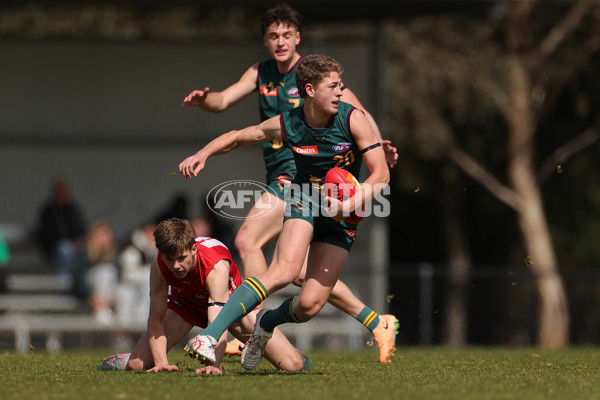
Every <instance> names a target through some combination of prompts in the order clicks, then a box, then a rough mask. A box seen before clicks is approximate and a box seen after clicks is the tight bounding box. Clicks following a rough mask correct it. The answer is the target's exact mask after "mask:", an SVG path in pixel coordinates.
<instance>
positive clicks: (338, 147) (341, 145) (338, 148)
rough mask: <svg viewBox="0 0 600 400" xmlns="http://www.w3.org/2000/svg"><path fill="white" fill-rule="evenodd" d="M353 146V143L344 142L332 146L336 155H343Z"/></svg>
mask: <svg viewBox="0 0 600 400" xmlns="http://www.w3.org/2000/svg"><path fill="white" fill-rule="evenodd" d="M351 146H352V143H348V142H344V143H338V144H334V145H333V146H332V149H333V151H335V152H336V153H343V152H345V151H347V150H348V149H349V148H350V147H351Z"/></svg>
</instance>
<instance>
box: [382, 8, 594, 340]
mask: <svg viewBox="0 0 600 400" xmlns="http://www.w3.org/2000/svg"><path fill="white" fill-rule="evenodd" d="M599 7H600V5H598V3H594V2H592V1H591V0H579V1H577V2H570V1H558V0H557V1H546V2H543V3H542V2H499V3H498V4H497V6H496V7H495V8H494V9H493V10H492V12H491V13H490V15H489V18H488V19H487V20H485V21H482V20H477V19H472V18H465V17H457V16H441V17H435V18H432V17H429V18H418V19H413V20H410V21H403V22H402V23H395V22H390V23H388V24H386V27H385V32H386V37H387V38H388V40H389V42H388V49H389V52H390V59H389V61H390V63H389V65H388V68H389V70H388V71H389V75H388V76H387V77H386V79H387V81H388V82H394V83H396V84H395V85H391V86H390V88H391V89H392V90H391V91H390V93H389V94H388V96H389V103H390V104H394V105H395V113H393V114H392V115H390V118H391V120H390V127H391V129H390V131H391V132H396V133H397V136H396V137H395V138H394V139H395V140H396V141H397V143H398V144H399V145H400V147H402V146H403V145H407V147H408V148H413V149H414V148H415V147H416V148H417V149H418V150H419V154H420V156H421V157H424V158H429V159H436V158H437V159H443V158H446V159H448V160H450V161H451V162H452V163H454V164H455V165H456V166H458V167H459V168H460V169H461V170H462V171H463V172H464V173H465V174H467V175H468V176H470V177H471V178H473V179H475V180H476V181H477V182H479V183H480V184H481V185H482V186H483V187H484V188H485V189H486V190H487V191H489V193H491V194H492V195H493V196H494V197H496V198H497V199H499V200H500V201H501V202H503V203H504V204H506V205H508V206H509V207H510V208H511V209H512V210H513V211H514V215H515V217H516V225H517V226H518V229H519V231H520V233H521V237H522V247H523V252H524V255H525V257H524V259H525V262H526V264H527V265H528V266H529V267H530V268H531V271H532V273H533V274H534V276H535V282H536V289H537V292H538V294H539V296H538V313H539V320H538V329H537V331H538V332H537V335H538V343H539V344H540V345H542V346H544V347H558V346H563V345H565V344H567V343H568V341H569V331H568V327H569V312H568V303H567V297H566V294H565V288H564V284H563V281H562V279H561V276H560V275H559V272H558V265H559V262H558V260H557V256H556V252H555V249H554V245H553V242H552V238H551V234H550V229H549V226H548V221H547V217H546V212H545V209H544V201H543V198H542V196H541V188H540V184H541V181H540V179H538V167H537V165H538V163H539V161H538V160H539V155H538V154H537V153H536V149H537V147H538V142H537V141H536V138H537V135H539V134H540V132H541V128H540V126H541V125H542V124H543V123H544V121H546V120H547V119H548V118H549V115H550V114H551V111H553V110H554V107H555V105H556V102H557V99H558V98H559V97H560V95H561V93H562V92H563V90H564V88H565V87H566V86H567V85H568V84H569V82H571V80H572V79H573V78H574V76H575V75H576V74H577V73H578V72H580V71H581V70H582V69H584V68H585V67H586V65H587V63H588V62H589V60H590V58H591V57H592V55H593V54H595V53H596V52H597V51H598V49H599V39H598V38H599V37H600V35H599V33H600V32H598V26H600V24H598V22H599ZM588 127H589V125H588ZM578 133H579V132H578ZM568 134H570V135H571V137H570V138H568V141H569V142H570V144H571V146H569V145H568V144H565V145H564V146H563V147H562V149H563V150H565V149H570V150H576V151H577V150H580V149H582V148H584V147H585V146H586V143H587V144H588V145H589V143H591V142H593V137H592V138H590V136H593V135H590V134H589V132H588V134H587V142H586V140H585V138H584V137H582V138H574V137H573V136H574V135H573V134H572V131H571V132H568ZM574 143H575V145H573V144H574ZM502 148H504V149H505V150H504V151H502V150H501V149H502ZM559 153H560V151H559ZM572 153H573V152H572ZM572 153H571V154H572ZM556 154H557V153H552V152H550V154H549V155H550V159H549V160H550V161H547V162H545V163H544V162H541V165H543V168H542V170H543V171H546V172H545V173H546V174H547V173H548V169H549V167H548V165H553V167H552V170H554V171H556V170H557V168H560V164H558V163H556V160H557V158H556ZM562 154H563V156H564V155H565V154H564V153H562ZM483 160H485V161H483ZM442 177H443V179H444V180H445V181H446V182H447V184H448V185H452V183H451V179H456V178H455V177H453V176H452V174H451V173H446V174H443V175H442ZM446 193H448V194H449V193H451V192H449V191H448V190H446ZM448 198H449V199H452V197H451V196H449V197H448ZM451 204H452V202H450V205H448V204H445V207H446V210H447V211H448V212H450V214H452V213H455V212H456V206H452V205H451ZM452 207H454V210H455V211H452ZM455 221H456V219H452V218H446V224H447V225H446V226H447V232H452V233H450V234H448V235H447V236H446V237H447V241H446V243H447V246H448V248H449V249H452V251H453V252H450V258H449V260H450V262H449V266H450V275H449V276H451V277H454V280H455V285H454V290H453V292H452V293H453V296H456V297H455V299H454V300H450V301H448V302H447V304H449V305H453V307H454V310H452V309H451V310H448V311H447V312H446V315H447V317H448V319H447V324H450V325H449V327H448V328H447V329H445V330H446V331H447V332H456V333H455V334H454V335H450V337H448V338H447V339H446V340H447V342H448V343H453V344H461V343H463V342H464V339H463V338H461V337H460V335H463V334H464V329H460V328H456V327H454V328H452V326H451V324H456V323H458V324H461V323H466V321H465V319H464V318H463V319H462V320H461V319H457V318H455V317H454V316H453V315H461V314H462V313H464V311H461V307H460V305H457V304H460V302H461V301H463V300H462V299H464V298H465V291H466V287H467V286H466V281H465V280H464V276H465V268H468V265H469V259H468V257H465V256H464V254H466V252H468V250H467V245H466V241H465V240H464V236H463V235H462V234H461V232H460V231H457V230H456V229H453V228H452V226H456V225H457V224H456V222H455ZM457 254H459V255H457ZM461 254H462V255H461ZM461 277H462V278H461ZM461 279H462V280H461ZM465 315H466V313H465Z"/></svg>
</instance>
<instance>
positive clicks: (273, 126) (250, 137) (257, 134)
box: [179, 116, 281, 179]
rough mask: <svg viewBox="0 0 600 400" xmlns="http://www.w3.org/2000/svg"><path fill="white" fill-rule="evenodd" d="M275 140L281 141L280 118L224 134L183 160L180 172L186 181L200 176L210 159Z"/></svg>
mask: <svg viewBox="0 0 600 400" xmlns="http://www.w3.org/2000/svg"><path fill="white" fill-rule="evenodd" d="M273 139H278V140H281V126H280V124H279V116H275V117H273V118H270V119H268V120H266V121H264V122H263V123H261V124H260V125H254V126H249V127H247V128H244V129H241V130H239V131H231V132H227V133H224V134H222V135H221V136H219V137H217V138H216V139H214V140H212V141H211V142H210V143H208V144H207V145H206V146H204V147H203V148H202V149H200V150H199V151H198V152H197V153H196V154H194V155H192V156H189V157H187V158H186V159H185V160H183V161H182V162H181V163H180V164H179V172H180V173H181V175H183V176H184V177H185V178H186V179H187V178H191V177H192V176H198V173H199V172H200V171H201V170H203V169H204V166H205V164H206V160H207V159H208V158H209V157H214V156H217V155H221V154H225V153H228V152H230V151H231V150H233V149H235V148H238V147H241V146H246V145H249V144H254V143H262V142H266V141H269V140H273Z"/></svg>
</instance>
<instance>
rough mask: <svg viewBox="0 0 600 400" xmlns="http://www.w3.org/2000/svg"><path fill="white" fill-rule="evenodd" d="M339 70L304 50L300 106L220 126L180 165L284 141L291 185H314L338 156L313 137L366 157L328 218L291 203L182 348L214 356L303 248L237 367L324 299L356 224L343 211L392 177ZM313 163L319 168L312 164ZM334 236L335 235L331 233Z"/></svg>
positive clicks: (197, 167)
mask: <svg viewBox="0 0 600 400" xmlns="http://www.w3.org/2000/svg"><path fill="white" fill-rule="evenodd" d="M341 74H342V67H341V65H340V64H339V63H337V61H335V60H333V59H332V58H330V57H327V56H322V55H311V56H307V57H305V58H304V59H303V60H302V61H301V62H300V65H299V66H298V70H297V72H296V80H297V82H299V83H300V86H301V87H300V88H299V89H300V90H299V91H300V94H301V96H303V98H304V105H303V106H302V109H301V110H294V109H293V110H290V111H287V112H285V113H283V114H281V115H280V116H275V117H273V118H270V119H268V120H266V121H264V122H262V123H261V124H260V125H256V126H250V127H247V128H244V129H241V130H239V131H231V132H228V133H225V134H223V135H221V136H219V137H218V138H216V139H214V140H213V141H211V142H210V143H208V144H207V145H206V146H205V147H203V148H202V149H201V150H199V151H198V152H197V153H196V154H194V155H192V156H190V157H188V158H186V159H185V160H184V161H183V162H181V164H179V171H180V172H181V174H182V175H183V176H184V177H185V178H191V177H195V176H197V175H198V173H199V172H200V171H201V170H202V169H204V167H205V165H206V160H207V159H208V158H209V157H212V156H216V155H220V154H224V153H227V152H228V151H231V150H233V149H235V148H237V147H240V146H243V145H249V144H253V143H263V142H266V141H271V140H281V141H283V143H284V145H285V146H288V147H291V148H292V149H293V150H294V158H295V160H296V161H297V165H298V168H299V171H298V174H297V175H296V178H295V179H294V184H296V185H300V186H302V187H304V186H306V187H311V186H312V183H313V181H312V179H310V177H311V175H313V176H315V174H317V175H316V176H315V177H316V178H317V179H321V180H323V179H324V175H325V171H327V169H328V168H327V167H329V168H333V167H334V166H335V165H336V164H337V162H338V160H337V159H336V158H335V157H331V154H330V153H329V152H319V151H318V146H319V143H320V141H319V140H316V136H318V137H320V138H322V139H324V140H325V142H326V143H328V147H329V146H331V143H330V141H331V140H333V142H336V141H338V140H339V138H340V137H343V140H348V141H349V144H350V146H348V147H347V148H346V149H345V150H347V151H354V150H356V151H357V152H358V153H359V155H360V156H359V155H356V157H354V158H353V161H352V162H351V163H350V165H351V167H352V169H353V170H355V171H358V170H360V163H361V161H362V160H364V161H365V163H366V165H367V168H368V169H369V172H370V173H369V176H368V177H367V179H366V180H365V181H364V182H363V185H362V186H361V187H360V188H359V189H358V190H357V191H356V192H355V194H354V195H353V196H352V197H350V198H348V199H346V200H344V201H343V202H340V201H339V200H337V199H332V198H327V202H326V203H327V205H326V207H325V208H326V210H327V212H328V213H330V215H333V217H330V216H326V215H322V214H321V213H318V214H317V215H308V216H307V215H305V214H304V213H302V212H301V211H302V210H301V209H302V205H300V210H298V209H296V210H295V211H294V207H290V208H291V209H292V210H290V212H287V213H286V215H285V219H284V223H283V229H282V232H281V234H280V236H279V239H278V242H277V247H276V250H275V254H274V256H273V261H272V262H271V265H270V266H269V268H268V269H267V270H266V271H265V272H263V273H261V274H258V275H256V276H252V277H249V278H248V279H246V280H245V281H244V283H243V284H242V285H241V286H240V287H239V289H238V290H237V291H236V292H235V293H233V295H232V296H231V297H230V299H229V300H228V301H227V303H226V304H225V306H224V307H223V309H222V311H221V313H220V314H219V315H218V316H217V318H216V319H215V320H214V321H213V322H212V323H211V324H210V325H209V326H208V327H207V328H206V329H205V330H204V331H203V332H202V334H201V335H198V336H197V337H196V338H194V339H192V340H191V341H190V342H188V344H187V345H186V351H188V352H189V353H191V354H193V355H195V356H196V357H197V358H198V359H200V360H201V361H202V362H204V363H208V364H211V363H214V359H215V355H214V354H215V353H214V348H215V346H216V344H217V339H218V338H219V337H221V335H222V333H223V332H224V331H225V330H226V329H227V328H228V327H229V325H230V324H232V323H233V322H234V321H236V320H238V319H239V318H242V317H243V316H244V315H245V314H246V313H248V312H249V311H251V310H253V309H254V308H255V307H256V306H257V305H259V304H260V303H261V302H263V301H264V300H265V299H266V297H267V296H268V295H269V294H271V293H273V292H275V291H277V290H279V289H281V288H283V287H285V286H287V285H288V284H290V283H292V282H293V281H294V279H296V277H297V276H298V274H299V273H300V271H301V270H302V267H303V264H304V261H305V259H306V258H307V252H308V262H307V267H306V277H305V280H304V283H303V285H302V289H301V290H300V294H299V295H298V296H295V297H291V298H288V299H286V300H285V301H284V302H283V303H282V304H281V305H280V306H279V307H278V308H277V309H275V310H261V312H260V313H259V314H258V316H257V320H256V323H255V329H254V334H253V335H252V336H251V337H250V339H249V340H248V342H246V345H245V347H244V350H243V351H242V366H243V367H244V368H246V369H253V368H255V367H256V366H257V365H258V363H259V362H260V360H261V358H262V354H263V350H264V347H265V345H266V343H267V342H268V340H269V339H270V338H271V336H272V332H273V330H274V329H275V327H276V326H278V325H280V324H283V323H288V322H295V323H301V322H306V321H308V320H310V319H312V318H313V317H314V316H315V315H316V314H317V313H318V312H319V311H320V310H321V308H322V307H323V306H324V305H325V303H326V302H327V301H328V299H329V297H330V295H331V292H332V290H333V288H334V286H335V285H336V283H337V282H338V279H339V276H340V273H341V272H342V269H343V267H344V264H345V262H346V258H347V256H348V252H349V249H350V247H351V245H352V240H348V238H347V231H348V230H349V229H352V228H354V229H355V228H356V225H352V224H347V223H345V222H343V221H342V220H343V219H344V217H345V216H347V215H348V214H346V215H345V213H347V212H349V211H350V212H351V211H355V210H357V209H359V208H361V207H362V206H363V205H364V204H366V203H367V202H369V201H371V200H373V198H374V197H375V196H376V195H377V194H378V192H380V191H381V190H382V189H383V187H384V186H385V185H387V183H388V182H389V171H388V167H387V165H386V160H385V154H384V151H383V149H382V146H381V143H380V141H379V140H378V139H377V137H376V136H375V134H374V132H373V129H372V127H371V125H370V124H369V122H368V120H367V118H366V117H365V115H364V114H363V113H362V112H360V111H358V110H357V109H356V108H354V107H352V106H350V105H349V104H347V103H344V102H341V97H342V80H341ZM350 127H352V129H350ZM288 138H289V139H290V142H288ZM307 141H310V142H311V143H312V144H311V146H312V147H313V149H314V151H310V152H306V151H304V149H305V148H306V147H307V145H306V143H307ZM298 145H299V146H298ZM301 157H312V160H313V162H305V160H302V159H301ZM313 166H316V168H318V169H313V168H315V167H313ZM319 171H320V172H319ZM331 237H334V238H335V240H330V238H331ZM309 246H310V252H309V251H308V250H309Z"/></svg>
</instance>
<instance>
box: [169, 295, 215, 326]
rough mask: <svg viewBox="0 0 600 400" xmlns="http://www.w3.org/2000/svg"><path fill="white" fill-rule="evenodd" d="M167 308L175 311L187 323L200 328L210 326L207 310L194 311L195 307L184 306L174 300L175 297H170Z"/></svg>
mask: <svg viewBox="0 0 600 400" xmlns="http://www.w3.org/2000/svg"><path fill="white" fill-rule="evenodd" d="M167 308H169V309H170V310H173V311H175V312H176V313H177V314H178V315H179V316H180V317H181V318H183V319H184V320H185V321H186V322H187V323H190V324H192V325H194V326H197V327H200V328H206V327H207V326H208V313H207V311H206V310H204V312H201V311H199V310H197V309H193V307H190V306H189V305H186V304H183V303H182V302H181V301H179V300H178V299H176V298H173V296H169V303H168V304H167Z"/></svg>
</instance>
